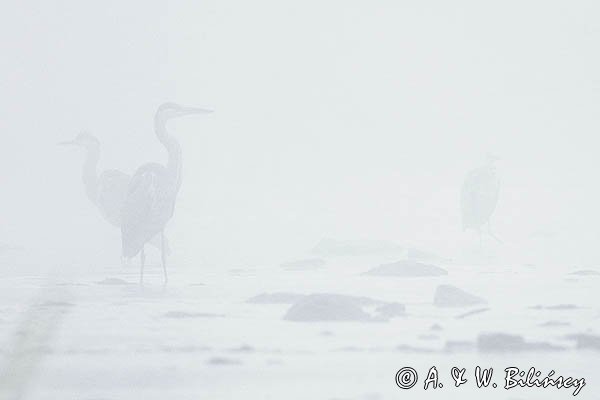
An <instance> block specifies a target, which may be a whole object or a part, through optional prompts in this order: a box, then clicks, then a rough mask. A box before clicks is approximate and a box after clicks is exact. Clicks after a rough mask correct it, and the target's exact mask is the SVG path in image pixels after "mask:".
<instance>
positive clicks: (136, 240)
mask: <svg viewBox="0 0 600 400" xmlns="http://www.w3.org/2000/svg"><path fill="white" fill-rule="evenodd" d="M177 191H178V187H175V186H174V185H173V184H172V180H171V179H170V176H169V173H168V171H167V169H166V168H165V167H164V166H162V165H160V164H157V163H148V164H145V165H143V166H142V167H140V168H139V169H138V170H137V171H136V173H135V175H134V176H133V178H132V179H131V182H130V183H129V188H128V190H127V198H126V200H125V202H124V205H123V213H122V221H123V223H122V225H121V233H122V244H123V256H124V257H127V258H131V257H134V256H136V255H138V254H139V253H140V251H141V250H142V248H143V246H144V244H146V243H147V242H148V241H149V240H150V239H152V238H153V237H154V236H156V235H157V234H159V233H161V232H162V231H163V229H164V227H165V225H166V224H167V222H168V221H169V220H170V219H171V217H172V216H173V213H174V211H175V199H176V196H177Z"/></svg>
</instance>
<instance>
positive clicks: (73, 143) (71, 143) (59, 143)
mask: <svg viewBox="0 0 600 400" xmlns="http://www.w3.org/2000/svg"><path fill="white" fill-rule="evenodd" d="M57 144H58V145H59V146H73V145H75V141H74V140H67V141H65V142H58V143H57Z"/></svg>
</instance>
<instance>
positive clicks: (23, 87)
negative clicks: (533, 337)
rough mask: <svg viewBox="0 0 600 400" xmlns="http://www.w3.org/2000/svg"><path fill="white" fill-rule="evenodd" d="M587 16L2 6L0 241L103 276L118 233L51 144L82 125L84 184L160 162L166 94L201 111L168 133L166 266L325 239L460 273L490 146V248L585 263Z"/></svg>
mask: <svg viewBox="0 0 600 400" xmlns="http://www.w3.org/2000/svg"><path fill="white" fill-rule="evenodd" d="M598 8H599V7H598V5H597V3H596V2H593V1H588V2H577V3H565V2H526V3H522V2H508V3H502V4H500V3H498V4H496V5H490V4H485V5H484V4H480V3H479V2H458V3H457V2H452V3H448V2H418V3H417V2H392V1H389V2H377V3H365V2H354V1H351V2H346V1H344V2H327V3H322V2H310V1H309V2H301V3H289V2H276V1H272V2H265V1H260V2H242V1H240V2H216V1H204V2H181V1H180V2H169V4H166V3H162V2H160V3H156V2H144V3H143V5H142V4H141V3H138V2H103V3H102V4H93V3H80V2H57V3H55V2H53V3H52V4H50V3H47V2H35V3H32V2H28V3H16V2H13V3H12V4H11V5H9V6H8V9H5V11H4V12H3V16H2V24H0V25H1V26H2V28H1V29H2V36H3V40H2V48H1V50H2V59H3V61H2V63H1V64H0V73H1V75H2V76H3V79H2V80H3V87H2V92H3V96H2V103H1V107H0V109H1V110H2V111H1V112H2V116H1V119H0V120H1V121H2V122H1V124H2V128H3V132H5V133H4V141H3V145H2V150H1V151H2V157H1V158H0V159H1V161H0V162H1V163H2V171H3V173H2V196H1V197H0V209H1V210H2V227H1V230H0V241H1V242H2V243H5V244H7V245H10V246H20V247H21V246H22V247H23V248H24V249H26V250H27V251H28V252H29V253H30V254H37V255H42V254H43V255H52V256H53V257H52V260H53V261H52V262H53V263H54V264H58V263H60V264H61V265H62V266H63V267H64V266H67V265H75V264H78V263H81V262H82V261H87V262H89V263H92V264H102V263H110V262H113V260H114V257H115V254H116V255H117V256H118V254H119V246H120V239H119V232H118V230H115V229H113V228H112V227H111V226H109V225H108V224H106V223H105V221H103V220H102V219H101V218H99V216H98V212H97V210H96V209H95V208H94V207H93V206H92V205H91V204H90V203H89V201H87V199H86V198H85V196H84V194H83V188H82V185H81V181H80V175H81V166H82V162H83V152H82V151H80V150H79V149H70V148H60V147H57V146H55V144H56V142H58V141H60V140H67V139H72V138H73V137H74V136H75V135H76V134H77V133H79V132H80V131H81V130H84V129H85V130H88V131H90V132H91V133H92V134H94V135H96V136H97V137H98V138H99V139H100V141H101V143H102V153H101V160H100V170H102V169H105V168H117V169H120V170H123V171H125V172H128V173H132V172H133V171H134V170H135V168H136V167H137V166H139V165H141V164H142V163H144V162H147V161H159V162H162V161H163V160H165V158H166V156H165V152H164V150H163V149H162V147H161V146H160V145H159V143H158V141H157V140H156V139H155V137H154V135H153V131H152V118H153V115H154V112H155V110H156V107H157V106H158V105H159V104H160V103H161V102H163V101H168V100H171V101H177V102H179V103H182V104H190V105H197V106H210V107H213V108H214V109H215V111H216V112H215V113H214V114H213V115H211V116H207V117H194V118H186V119H185V120H180V121H177V122H173V123H171V125H170V126H171V131H172V132H173V133H174V134H175V136H176V137H177V138H178V139H179V140H180V142H181V143H182V146H183V148H184V154H183V156H184V175H183V186H182V190H181V193H180V196H179V202H178V206H177V209H176V214H175V217H174V218H173V220H172V221H171V223H170V224H169V226H168V228H167V231H168V235H169V238H170V240H171V244H172V247H173V249H174V259H175V260H177V262H175V264H179V263H182V264H186V265H188V266H189V265H192V264H193V265H194V268H212V267H215V268H220V267H222V266H225V265H233V266H242V265H254V266H260V265H262V264H265V263H278V262H280V261H282V260H285V259H286V258H289V257H292V258H293V257H294V256H297V255H298V254H303V253H305V252H306V251H308V250H310V248H312V247H313V246H314V245H315V244H316V243H317V242H318V241H319V240H320V239H321V238H323V237H333V238H339V239H378V240H379V239H382V240H393V241H396V242H398V243H400V244H402V245H414V246H417V247H420V248H424V249H427V250H430V251H435V252H438V253H441V254H443V255H444V256H448V257H451V258H456V257H460V255H461V254H463V253H464V252H465V251H466V249H468V248H469V246H471V247H472V246H473V244H474V243H476V242H477V239H476V235H475V234H474V233H473V232H467V233H463V232H462V229H461V226H460V214H459V205H458V202H459V190H460V185H461V184H462V181H463V179H464V176H465V174H466V172H467V171H468V170H470V169H472V168H475V167H477V166H479V165H481V164H482V163H483V162H484V159H485V155H486V153H488V152H491V153H493V154H495V155H497V156H499V157H500V158H501V160H500V161H499V163H498V164H497V165H498V173H499V175H500V177H501V179H502V190H501V195H500V201H499V204H498V207H497V210H496V213H495V215H494V216H493V217H492V223H493V226H494V230H495V231H496V233H497V234H498V236H500V237H501V238H502V239H503V240H504V241H505V244H504V246H503V247H498V246H497V245H496V244H494V243H493V241H492V242H490V243H491V245H492V246H491V247H493V248H494V250H493V251H495V252H497V253H498V254H497V255H502V254H504V255H506V254H509V253H510V254H513V253H517V254H519V257H520V258H519V259H520V260H522V261H525V262H535V261H536V260H539V259H540V258H543V259H544V260H546V261H548V260H560V262H569V263H571V264H594V263H597V262H598V252H597V250H596V245H597V242H598V238H599V231H598V229H599V222H600V218H599V216H600V215H599V212H598V207H597V204H598V202H599V200H600V192H599V190H598V188H597V187H598V186H597V185H596V182H597V176H598V166H599V165H598V164H599V162H598V159H597V154H596V153H597V148H598V142H599V140H598V128H599V125H600V117H599V115H600V114H599V113H598V105H599V103H598V102H599V96H600V95H599V92H598V85H599V77H600V72H599V71H600V57H598V52H597V51H596V48H597V45H598V40H599V39H600V27H599V24H600V23H599V22H598V18H597V16H598V11H599V10H598ZM100 260H102V261H100ZM184 261H185V262H184ZM513 261H514V260H513Z"/></svg>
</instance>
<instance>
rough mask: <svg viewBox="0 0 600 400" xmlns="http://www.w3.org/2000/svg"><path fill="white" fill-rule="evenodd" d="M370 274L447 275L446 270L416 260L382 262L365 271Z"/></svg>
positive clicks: (408, 276)
mask: <svg viewBox="0 0 600 400" xmlns="http://www.w3.org/2000/svg"><path fill="white" fill-rule="evenodd" d="M365 275H372V276H397V277H402V278H419V277H428V276H443V275H448V271H446V270H445V269H443V268H440V267H436V266H435V265H430V264H423V263H420V262H416V261H410V260H403V261H398V262H394V263H389V264H382V265H380V266H378V267H375V268H373V269H371V270H369V271H367V272H365Z"/></svg>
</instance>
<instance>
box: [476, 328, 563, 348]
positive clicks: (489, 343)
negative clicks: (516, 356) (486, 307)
mask: <svg viewBox="0 0 600 400" xmlns="http://www.w3.org/2000/svg"><path fill="white" fill-rule="evenodd" d="M477 350H479V351H481V352H498V353H512V352H520V351H550V350H564V348H563V347H560V346H555V345H553V344H550V343H546V342H526V341H525V339H523V337H522V336H519V335H509V334H506V333H486V334H481V335H479V337H478V338H477Z"/></svg>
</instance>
